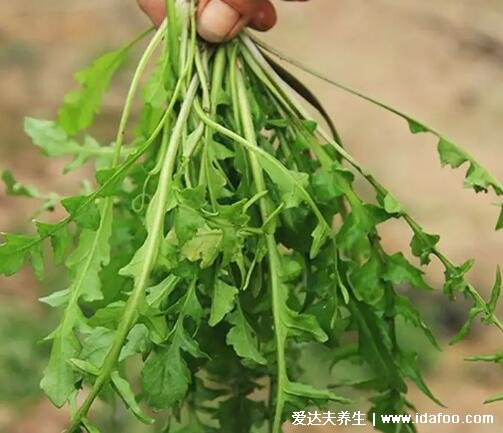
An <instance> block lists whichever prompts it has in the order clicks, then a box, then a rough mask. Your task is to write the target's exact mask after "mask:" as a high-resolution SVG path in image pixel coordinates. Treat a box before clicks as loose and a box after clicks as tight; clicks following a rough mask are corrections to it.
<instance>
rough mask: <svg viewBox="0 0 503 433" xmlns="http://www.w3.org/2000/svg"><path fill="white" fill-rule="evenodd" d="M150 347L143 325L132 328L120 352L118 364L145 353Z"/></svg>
mask: <svg viewBox="0 0 503 433" xmlns="http://www.w3.org/2000/svg"><path fill="white" fill-rule="evenodd" d="M149 345H150V338H149V331H148V328H147V327H146V326H145V325H144V324H141V323H140V324H138V325H135V326H133V329H131V331H129V334H128V336H127V340H126V343H125V345H124V347H123V348H122V350H121V353H120V356H119V362H121V361H124V360H125V359H127V358H129V357H131V356H133V355H136V354H141V353H145V352H146V351H147V350H148V347H149Z"/></svg>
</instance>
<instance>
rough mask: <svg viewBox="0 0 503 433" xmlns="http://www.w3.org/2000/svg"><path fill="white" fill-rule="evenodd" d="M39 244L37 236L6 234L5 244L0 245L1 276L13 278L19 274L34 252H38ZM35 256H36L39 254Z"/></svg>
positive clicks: (35, 253)
mask: <svg viewBox="0 0 503 433" xmlns="http://www.w3.org/2000/svg"><path fill="white" fill-rule="evenodd" d="M39 244H40V238H39V237H37V236H24V235H15V234H5V242H4V243H3V244H1V245H0V274H3V275H6V276H11V275H14V274H15V273H17V272H18V271H19V270H20V269H21V268H22V266H23V264H24V262H25V259H26V258H27V257H28V258H29V257H30V256H31V255H32V251H35V250H37V251H38V249H39V248H40V245H39ZM33 254H34V255H35V256H36V255H37V254H38V252H36V251H35V252H34V253H33ZM32 257H33V256H32Z"/></svg>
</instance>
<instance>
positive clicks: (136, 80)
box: [0, 0, 503, 433]
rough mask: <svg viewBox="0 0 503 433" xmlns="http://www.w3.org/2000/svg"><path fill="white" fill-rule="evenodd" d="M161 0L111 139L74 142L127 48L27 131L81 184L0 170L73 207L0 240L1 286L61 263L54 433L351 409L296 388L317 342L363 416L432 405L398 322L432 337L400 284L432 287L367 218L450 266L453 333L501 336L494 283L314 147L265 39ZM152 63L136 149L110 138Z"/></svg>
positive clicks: (497, 187) (473, 176) (454, 150)
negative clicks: (5, 278) (75, 187)
mask: <svg viewBox="0 0 503 433" xmlns="http://www.w3.org/2000/svg"><path fill="white" fill-rule="evenodd" d="M167 5H168V12H169V14H168V16H169V19H168V21H167V22H165V23H164V24H163V25H162V26H161V28H160V29H159V30H158V31H157V33H156V34H155V36H154V37H153V39H152V40H151V42H150V44H149V45H148V47H147V48H146V50H145V52H144V54H143V57H142V58H141V60H140V62H139V64H138V67H137V69H136V73H135V74H134V77H133V79H132V82H131V87H130V90H129V94H128V96H127V99H126V103H125V106H124V111H123V115H122V118H121V120H120V125H119V128H118V132H117V135H116V139H115V141H114V143H113V144H112V145H111V146H100V145H99V144H98V143H97V142H96V141H95V140H94V139H92V138H91V137H90V136H84V137H83V138H82V134H81V133H82V131H84V130H86V129H88V128H89V127H90V126H91V124H92V123H93V118H94V116H95V114H96V113H97V112H98V111H99V106H100V102H101V98H102V96H103V94H104V93H105V92H106V90H107V87H108V85H109V82H110V81H111V79H112V76H113V74H114V73H115V72H116V70H117V69H118V68H119V67H120V66H121V63H122V62H123V60H124V59H125V57H126V56H127V54H128V52H129V51H130V49H131V47H132V46H133V45H134V44H135V43H136V42H138V41H139V40H140V39H141V37H140V38H138V39H137V40H136V41H135V42H134V43H132V44H130V45H128V46H126V47H125V48H123V49H120V50H118V51H114V52H111V53H109V54H106V55H104V56H102V57H100V58H99V59H98V60H97V61H96V62H95V63H93V65H92V66H91V67H90V68H88V69H86V70H84V71H82V72H80V73H79V74H78V75H77V80H78V81H79V83H80V84H81V86H82V87H81V89H80V90H78V91H76V92H72V93H70V94H69V95H68V96H67V97H66V98H65V100H64V104H63V107H62V108H61V111H60V112H59V116H58V119H57V121H55V122H51V121H43V120H35V119H27V120H26V124H25V128H26V132H27V133H28V134H29V136H30V137H31V138H32V139H33V141H34V143H35V144H36V145H37V146H39V147H40V148H42V149H43V151H44V153H45V154H47V155H48V156H49V157H62V156H72V157H73V158H74V159H73V160H72V162H71V163H70V164H69V165H68V166H67V171H70V170H73V169H75V168H77V167H79V166H81V165H82V164H84V163H86V162H88V161H95V164H96V187H95V189H92V188H89V187H87V188H86V189H84V191H83V192H82V193H81V194H80V195H77V196H74V197H68V198H64V199H61V200H60V199H59V198H58V196H56V195H49V196H45V195H42V194H40V193H39V192H38V191H37V190H36V189H35V188H32V187H25V186H23V185H21V184H19V183H18V182H17V181H16V180H15V179H14V177H13V176H12V175H11V174H10V173H5V174H4V180H5V182H6V184H7V187H8V191H9V192H10V193H12V194H14V195H23V196H29V197H33V198H36V199H40V200H42V202H43V207H44V209H50V208H53V207H54V206H57V205H58V204H59V203H61V205H62V206H63V207H64V208H65V209H66V211H67V212H68V217H67V218H66V219H64V220H63V221H61V222H59V223H57V224H48V223H44V222H41V221H37V222H36V230H37V231H36V234H33V235H17V234H6V235H5V241H4V243H3V244H2V245H1V246H0V272H1V273H3V274H6V275H12V274H14V273H16V272H18V271H19V270H20V268H21V267H22V265H23V263H24V262H25V260H29V261H30V262H31V264H32V266H33V267H34V269H35V272H36V274H37V276H38V277H40V278H42V277H43V273H44V259H43V253H42V242H43V241H44V240H50V242H51V245H52V249H53V252H54V255H53V260H54V262H55V263H57V264H59V263H63V262H64V265H65V266H66V268H67V269H68V274H69V276H70V284H69V286H68V287H67V288H66V289H63V290H60V291H56V292H55V293H53V294H51V295H50V296H48V297H46V298H44V299H42V301H43V302H45V303H46V304H49V305H51V306H53V307H58V308H61V310H62V318H61V322H60V324H59V325H58V327H57V328H56V329H55V330H54V331H53V332H52V333H51V334H50V335H49V336H48V337H47V341H49V342H50V343H51V344H52V353H51V357H50V361H49V364H48V366H47V368H46V370H45V374H44V377H43V379H42V383H41V385H42V388H43V389H44V391H45V392H46V394H47V395H48V397H49V398H50V399H51V401H52V402H53V403H54V404H55V405H56V406H58V407H60V406H63V405H65V404H68V405H69V408H70V411H71V417H72V419H71V425H70V427H69V430H68V432H71V433H75V432H77V431H81V430H82V429H85V430H87V431H88V432H89V433H95V432H98V431H99V430H98V428H97V427H95V426H94V425H93V424H91V422H90V420H89V418H88V415H89V411H90V409H91V407H92V406H93V404H94V403H95V401H96V400H97V399H98V398H100V399H103V400H105V401H107V402H109V403H111V404H115V403H114V401H115V400H117V398H118V399H120V400H122V402H123V403H124V404H125V406H126V407H127V408H128V410H129V411H130V412H131V413H132V414H134V415H135V416H136V417H137V418H138V419H139V420H140V421H142V422H144V423H147V424H150V423H154V422H155V420H157V421H158V422H161V423H163V424H164V427H162V428H163V429H164V430H162V431H164V432H169V433H174V432H179V433H181V432H190V433H197V432H205V433H206V432H223V433H230V432H244V433H245V432H246V433H249V432H252V431H254V432H259V431H263V432H265V431H267V432H272V433H278V432H280V431H281V425H282V423H283V422H284V421H285V420H287V419H289V418H290V416H291V413H292V410H298V409H306V408H308V407H312V406H325V405H327V404H330V402H335V404H346V403H349V400H348V399H347V398H346V397H343V396H340V395H338V394H336V393H334V392H333V389H332V387H327V389H318V388H316V387H314V386H312V385H310V384H308V383H302V380H301V374H302V372H301V371H300V368H299V362H298V359H299V356H298V353H299V351H300V350H302V349H305V348H306V347H312V346H313V344H318V345H320V346H323V347H325V348H326V349H327V350H330V351H331V353H333V362H334V363H336V364H337V363H339V362H343V361H344V362H348V361H350V362H351V363H354V364H357V365H363V366H365V368H366V371H367V374H366V376H365V378H358V377H355V378H354V380H352V385H353V386H354V387H355V388H356V389H361V390H366V391H365V392H366V393H368V391H370V392H371V397H370V401H371V403H372V408H371V410H370V413H375V414H377V415H379V414H380V413H385V414H403V413H406V412H407V411H408V410H409V408H410V407H411V405H410V403H409V402H408V401H407V399H406V393H407V385H406V382H407V381H408V380H411V381H412V382H415V384H416V385H417V386H418V387H419V388H420V389H421V390H422V391H423V392H424V393H425V394H426V395H428V396H429V397H430V398H432V399H433V400H435V401H437V402H438V400H437V399H436V398H435V397H434V396H433V395H432V393H431V392H430V391H429V389H428V387H427V386H426V384H425V383H424V381H423V379H422V378H421V374H420V372H419V370H418V368H417V365H416V357H417V355H416V354H415V353H411V352H408V351H406V350H405V349H404V348H402V347H401V346H400V342H399V340H398V339H397V336H396V334H397V333H396V330H395V325H396V322H397V320H406V321H408V322H410V323H411V324H412V325H413V326H415V327H417V328H419V329H420V330H421V331H422V332H424V333H425V335H426V336H427V337H428V339H429V340H430V341H431V342H432V343H433V344H436V342H435V338H434V336H433V335H432V333H431V331H430V330H429V328H428V327H427V326H426V324H425V323H424V322H423V320H422V318H421V316H420V314H419V312H418V311H417V310H416V309H415V307H414V306H413V304H412V303H411V302H410V301H409V299H407V298H406V297H404V296H403V295H400V294H398V293H397V291H396V290H395V289H396V287H397V286H402V285H408V286H412V287H415V288H417V289H419V290H430V287H429V286H428V284H427V283H426V282H425V281H424V279H423V272H422V271H421V270H420V269H418V268H416V267H414V266H413V265H412V264H411V263H410V262H409V261H408V260H407V259H406V257H405V255H404V254H403V253H400V252H398V253H394V254H389V253H388V252H386V251H385V250H384V249H383V248H382V247H381V244H380V238H379V234H378V226H379V224H381V223H383V222H384V221H387V220H389V219H393V218H394V219H403V220H404V221H405V222H406V223H407V224H408V225H409V226H410V228H411V230H412V235H413V237H412V241H411V249H412V253H413V255H415V256H417V257H418V258H419V259H420V262H421V264H422V265H426V264H428V263H429V261H430V257H432V256H435V257H436V258H438V259H439V260H440V261H441V263H442V264H443V265H444V267H445V286H444V290H445V293H446V294H447V295H448V296H449V298H452V299H454V298H455V297H456V295H458V294H463V295H464V296H466V297H467V298H469V299H471V300H473V304H474V306H473V308H472V310H471V312H470V319H469V321H468V323H467V325H465V326H464V327H463V329H462V330H461V332H460V334H459V335H458V337H456V338H455V340H456V341H458V340H460V339H462V338H463V337H464V336H465V335H466V334H467V333H468V331H469V328H470V325H471V323H472V322H473V321H474V320H475V319H476V318H477V317H480V318H481V319H482V320H483V321H484V322H485V323H487V324H494V325H496V326H497V327H499V328H500V329H502V330H503V325H502V324H501V323H500V322H499V321H498V319H497V318H496V317H495V316H494V311H495V308H496V303H497V300H498V296H499V292H500V286H501V279H500V276H499V273H498V278H497V282H496V284H495V288H494V291H493V296H492V298H491V300H490V301H489V302H486V301H484V300H483V298H482V297H481V296H480V295H479V294H478V292H477V291H476V290H475V288H474V287H473V286H472V285H471V284H470V283H468V282H467V281H466V279H465V274H466V273H467V272H468V270H469V269H470V267H471V266H472V262H467V263H465V264H463V265H461V266H456V265H454V264H453V263H452V262H451V261H450V260H449V259H448V258H447V257H446V256H445V255H443V254H442V253H441V252H440V251H439V249H438V248H437V243H438V241H439V237H438V236H437V235H433V234H429V233H427V232H425V231H424V230H423V229H422V228H421V226H420V225H419V224H418V223H417V222H416V221H415V220H414V219H413V218H412V216H410V215H409V214H408V213H407V211H406V210H405V209H404V207H403V206H402V205H401V204H400V203H399V202H398V201H397V199H396V198H395V197H394V196H393V195H392V194H391V193H390V192H389V191H388V190H387V189H386V188H385V187H384V186H383V185H381V184H380V183H379V182H378V181H377V180H376V179H375V178H374V177H373V176H372V175H371V174H369V173H368V172H367V171H366V170H365V169H364V168H362V167H361V166H360V165H359V164H358V162H357V161H355V160H354V159H353V158H352V157H351V155H350V154H349V153H348V151H347V150H345V149H344V148H343V147H342V145H341V142H340V138H339V137H338V136H337V134H336V131H335V129H334V128H332V130H333V131H332V132H333V134H331V135H328V134H326V133H325V132H323V130H321V129H320V128H319V127H318V125H317V124H316V123H315V122H313V121H312V120H310V117H309V115H308V114H307V113H306V111H305V110H304V109H303V107H302V105H301V104H299V102H298V100H297V96H296V94H295V92H294V91H293V90H292V88H291V87H290V86H289V85H288V84H286V83H285V81H283V78H284V79H286V80H287V81H288V82H290V83H291V84H293V85H294V87H298V88H299V89H300V91H301V93H302V94H303V95H304V96H305V97H306V98H307V99H308V100H310V101H311V102H312V103H313V104H314V105H318V104H317V103H316V100H315V99H314V98H313V96H312V95H311V94H310V93H309V92H308V91H307V90H306V89H305V88H303V87H302V86H301V85H300V84H299V83H298V81H296V80H295V79H294V78H293V77H292V76H291V75H290V74H288V73H286V71H284V70H283V69H282V68H281V67H279V66H278V65H277V64H276V63H274V62H273V61H272V60H271V59H270V58H269V57H268V56H267V55H265V54H264V53H263V49H264V46H263V45H262V48H260V43H258V42H257V41H254V40H253V39H251V38H250V37H249V36H242V37H241V38H240V39H239V40H237V41H234V42H231V43H228V44H225V45H221V46H208V45H207V44H205V43H204V42H202V41H199V40H198V39H197V37H196V29H195V25H194V8H195V6H194V2H192V3H191V4H189V3H188V2H187V1H185V0H178V1H177V2H176V3H175V1H174V0H168V2H167ZM145 35H146V34H145ZM145 35H142V37H143V36H145ZM158 53H159V55H158V56H157V54H158ZM154 56H157V57H158V58H157V61H156V64H155V68H154V70H153V72H152V73H151V74H150V75H149V78H148V81H147V82H146V84H145V85H144V87H143V91H142V97H143V108H142V114H141V118H140V120H139V122H138V125H137V127H136V128H135V130H134V139H133V140H132V142H131V143H129V145H128V146H124V141H125V137H126V136H127V135H126V128H127V126H128V125H129V124H130V114H131V111H132V107H133V105H134V100H135V96H136V95H137V93H138V91H139V88H140V85H141V83H142V82H143V81H142V78H143V76H144V75H146V71H147V70H149V69H147V66H148V65H149V64H151V63H153V62H152V59H153V58H154ZM359 96H362V95H359ZM372 102H376V101H372ZM379 104H380V103H379ZM380 105H381V106H382V107H384V108H385V109H388V110H391V111H394V112H395V113H396V114H398V115H400V116H402V117H404V118H405V119H406V120H407V121H408V122H409V124H410V127H411V130H412V132H414V133H417V132H430V133H433V134H436V135H437V136H438V137H439V139H440V142H439V152H440V156H441V160H442V162H443V163H444V164H449V165H451V166H453V167H459V166H461V165H463V164H465V163H467V164H469V170H468V173H467V176H466V185H467V186H469V187H471V188H473V189H475V190H476V191H487V190H488V189H493V190H494V192H495V193H496V194H497V195H501V194H502V193H503V186H502V185H501V183H499V182H498V181H497V180H496V179H494V177H492V176H491V175H490V174H489V173H488V172H487V171H486V170H485V169H484V168H483V167H481V166H480V165H479V164H478V163H477V162H476V161H475V160H474V159H473V158H472V157H470V156H469V155H468V154H467V153H465V152H464V151H462V150H460V149H459V148H458V147H457V146H456V145H454V144H453V143H452V142H450V141H448V140H446V139H445V138H443V137H442V136H440V135H439V134H437V133H435V132H434V131H432V130H431V129H429V128H427V127H426V126H424V125H422V124H420V123H419V122H417V121H415V120H413V119H412V118H410V117H408V116H405V115H403V114H401V113H399V112H398V111H396V110H393V109H390V108H389V107H387V106H384V105H383V104H380ZM356 175H358V176H363V178H365V179H366V180H367V181H368V182H370V184H371V185H372V187H373V189H374V190H375V192H376V201H375V202H374V203H366V202H364V201H363V200H362V198H361V197H360V196H359V195H358V193H357V192H355V189H354V188H353V181H354V178H355V176H356ZM502 226H503V218H500V221H499V223H498V228H501V227H502ZM67 251H70V252H69V253H67ZM500 358H501V357H499V358H498V356H496V357H485V358H484V360H497V359H500ZM138 365H140V366H141V385H140V384H138V381H137V375H136V374H135V372H136V371H137V368H138ZM314 368H316V366H314ZM133 389H135V390H136V389H139V392H137V394H136V395H135V392H134V391H133ZM79 394H82V397H81V398H77V397H78V396H79ZM499 398H500V399H501V398H503V397H501V396H500V397H499ZM497 399H498V397H495V398H493V400H497ZM332 404H333V403H332ZM146 409H148V413H149V414H146V413H145V412H144V410H146ZM152 414H155V419H154V418H151V416H152ZM380 428H381V429H382V431H385V432H387V431H393V432H395V431H397V430H396V428H397V426H393V428H392V429H391V430H390V427H389V426H386V425H382V426H380ZM400 428H401V430H400V431H403V432H412V431H413V430H414V428H413V426H411V425H406V424H405V425H403V426H400Z"/></svg>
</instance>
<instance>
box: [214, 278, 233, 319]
mask: <svg viewBox="0 0 503 433" xmlns="http://www.w3.org/2000/svg"><path fill="white" fill-rule="evenodd" d="M238 292H239V291H238V289H236V288H235V287H233V286H230V285H229V284H227V283H225V282H223V281H222V280H221V279H219V278H217V280H216V281H215V288H214V291H213V297H212V303H211V314H210V320H209V322H208V323H209V325H210V326H216V325H217V324H218V323H220V322H221V321H222V319H223V318H224V317H225V315H226V314H227V313H230V312H231V311H232V310H233V309H234V305H235V298H236V295H237V294H238Z"/></svg>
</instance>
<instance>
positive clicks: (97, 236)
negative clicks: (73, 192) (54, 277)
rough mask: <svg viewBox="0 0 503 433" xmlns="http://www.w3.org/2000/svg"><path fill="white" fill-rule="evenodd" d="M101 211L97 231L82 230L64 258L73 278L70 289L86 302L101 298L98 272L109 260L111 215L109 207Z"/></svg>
mask: <svg viewBox="0 0 503 433" xmlns="http://www.w3.org/2000/svg"><path fill="white" fill-rule="evenodd" d="M102 212H103V217H102V219H101V221H100V225H99V227H98V231H97V232H93V231H90V230H83V231H82V232H81V234H80V238H79V243H78V246H77V248H76V249H75V250H74V251H73V252H72V253H71V254H70V255H69V256H68V258H67V260H66V266H67V267H68V268H69V269H70V271H71V273H72V276H73V278H74V280H73V284H72V286H71V290H72V291H78V293H79V298H80V297H83V299H84V300H85V301H88V302H91V301H96V300H100V299H103V294H102V290H101V281H100V278H99V273H100V271H101V269H102V268H103V267H104V266H106V265H108V263H109V262H110V244H109V239H110V236H111V232H112V219H113V215H112V212H111V209H108V210H107V209H103V211H102ZM98 218H99V214H98ZM79 298H77V299H79Z"/></svg>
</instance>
